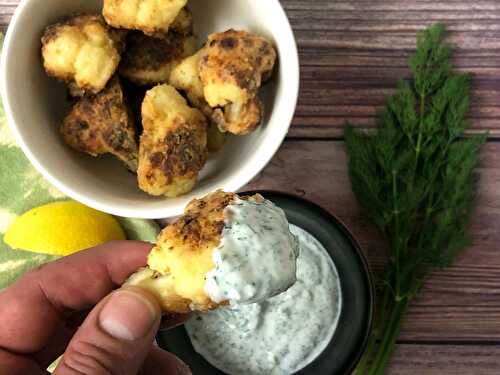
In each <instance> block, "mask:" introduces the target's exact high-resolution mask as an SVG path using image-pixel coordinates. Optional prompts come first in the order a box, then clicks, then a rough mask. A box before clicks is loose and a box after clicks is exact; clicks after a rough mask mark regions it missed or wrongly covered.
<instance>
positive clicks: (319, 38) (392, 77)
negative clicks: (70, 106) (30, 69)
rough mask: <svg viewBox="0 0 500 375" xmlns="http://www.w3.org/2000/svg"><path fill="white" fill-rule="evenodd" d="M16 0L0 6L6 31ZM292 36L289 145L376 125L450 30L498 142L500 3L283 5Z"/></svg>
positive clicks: (475, 110)
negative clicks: (421, 58) (421, 53)
mask: <svg viewBox="0 0 500 375" xmlns="http://www.w3.org/2000/svg"><path fill="white" fill-rule="evenodd" d="M18 1H19V0H0V28H2V29H5V27H6V25H7V24H8V22H9V20H10V17H11V15H12V13H13V11H14V9H15V6H16V4H17V3H18ZM282 3H283V5H284V7H285V9H286V11H287V13H288V16H289V18H290V20H291V23H292V26H293V28H294V30H295V33H296V37H297V41H298V44H299V49H300V54H301V65H302V81H301V94H300V100H299V106H298V108H297V112H296V116H295V118H294V121H293V126H292V128H291V131H290V133H289V136H290V137H310V138H313V137H314V138H323V137H341V136H342V132H343V130H342V129H343V127H344V124H345V121H346V120H348V121H350V122H351V123H352V124H353V125H354V126H356V127H359V128H370V127H373V126H374V125H375V114H376V113H377V111H378V110H379V109H380V108H381V106H382V105H383V103H384V102H385V99H386V97H387V95H390V94H391V93H392V92H393V91H394V88H395V87H396V83H397V80H398V79H400V78H402V77H404V76H407V75H408V71H407V68H406V60H407V57H408V55H409V54H410V53H411V51H412V50H413V49H414V45H415V34H416V32H417V31H418V30H421V29H423V28H424V27H426V26H427V25H429V23H431V22H435V21H443V22H446V24H447V25H448V27H449V29H450V31H451V36H450V41H451V42H452V43H454V44H456V46H457V49H458V51H457V55H456V64H457V66H458V68H459V70H461V71H468V72H471V73H473V74H474V77H475V78H474V85H473V90H472V95H473V98H472V108H471V114H470V119H471V122H472V125H473V128H472V129H473V130H472V132H475V133H477V132H482V131H489V132H490V136H491V137H494V138H500V68H499V66H500V3H498V1H496V0H476V1H464V0H453V1H444V0H442V1H429V0H412V1H404V2H401V1H397V0H370V1H366V0H365V1H329V0H321V1H317V0H302V1H298V0H282Z"/></svg>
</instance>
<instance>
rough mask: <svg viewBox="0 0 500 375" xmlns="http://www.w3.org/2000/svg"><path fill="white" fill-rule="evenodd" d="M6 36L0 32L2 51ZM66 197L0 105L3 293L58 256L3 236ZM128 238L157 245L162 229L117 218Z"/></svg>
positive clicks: (0, 284)
mask: <svg viewBox="0 0 500 375" xmlns="http://www.w3.org/2000/svg"><path fill="white" fill-rule="evenodd" d="M2 42H3V35H2V34H1V33H0V50H1V45H2ZM65 199H68V198H66V197H65V196H64V195H63V194H62V193H61V192H59V191H58V190H57V189H55V188H54V187H53V186H51V185H50V184H49V183H48V182H47V181H46V180H45V179H44V178H43V177H42V176H41V175H40V174H39V173H38V172H37V171H36V170H35V169H34V168H33V167H32V166H31V164H30V162H29V161H28V159H27V158H26V157H25V156H24V154H23V152H22V151H21V149H20V148H19V146H18V145H17V144H16V142H15V140H14V137H13V135H12V134H11V132H10V130H9V128H8V126H7V121H6V119H5V114H4V110H3V105H2V103H1V102H0V290H1V289H3V288H5V287H7V286H8V285H10V284H11V283H12V282H13V281H15V280H16V279H17V278H18V277H19V276H20V275H21V274H23V273H24V272H26V271H29V270H30V269H32V268H35V267H37V266H39V265H40V264H43V263H46V262H49V261H52V260H54V259H56V258H57V257H55V256H51V255H43V254H36V253H32V252H27V251H19V250H12V249H11V248H10V247H9V246H7V245H6V244H5V243H4V242H3V236H4V234H5V232H6V230H7V228H8V226H9V224H10V223H11V222H12V220H13V219H15V218H16V217H17V216H19V215H21V214H23V213H24V212H26V211H28V210H30V209H32V208H35V207H38V206H41V205H44V204H47V203H51V202H54V201H58V200H65ZM117 219H118V221H119V222H120V224H121V226H122V227H123V229H124V231H125V233H126V235H127V238H128V239H131V240H141V241H147V242H154V240H155V238H156V236H157V234H158V232H159V230H160V229H159V226H158V224H157V223H156V222H155V221H153V220H143V219H127V218H119V217H117Z"/></svg>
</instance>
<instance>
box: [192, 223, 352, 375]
mask: <svg viewBox="0 0 500 375" xmlns="http://www.w3.org/2000/svg"><path fill="white" fill-rule="evenodd" d="M290 230H291V231H292V233H293V234H295V235H296V236H297V238H298V240H299V244H300V256H299V258H298V259H297V282H296V283H295V284H294V285H293V286H292V287H291V288H290V289H288V290H287V291H286V292H284V293H282V294H280V295H278V296H275V297H273V298H270V299H268V300H267V301H264V302H260V303H255V304H249V305H233V306H231V307H229V308H226V309H219V310H216V311H213V312H210V313H207V314H197V315H195V316H193V317H192V318H191V319H190V320H189V321H188V322H187V323H186V329H187V332H188V334H189V337H190V338H191V342H192V344H193V347H194V348H195V350H196V351H197V352H199V353H200V354H201V355H202V356H203V357H205V359H206V360H207V361H208V362H210V363H211V364H212V365H213V366H215V367H217V368H219V369H220V370H222V371H224V372H225V373H227V374H231V375H268V374H269V375H288V374H293V373H295V372H297V371H299V370H301V369H302V368H304V367H305V366H307V365H308V364H309V363H311V362H312V361H313V360H314V359H315V358H316V357H317V356H319V355H320V354H321V352H322V351H323V350H324V349H325V348H326V346H327V345H328V343H329V342H330V341H331V339H332V337H333V334H334V333H335V330H336V327H337V323H338V320H339V315H340V310H341V301H342V296H341V289H340V283H339V279H338V273H337V270H336V269H335V266H334V264H333V262H332V260H331V258H330V256H329V255H328V253H327V252H326V250H325V248H324V247H323V246H322V245H321V243H319V242H318V241H317V240H316V239H315V238H314V237H313V236H311V235H310V234H309V233H307V232H306V231H304V230H302V229H300V228H298V227H296V226H293V225H291V226H290Z"/></svg>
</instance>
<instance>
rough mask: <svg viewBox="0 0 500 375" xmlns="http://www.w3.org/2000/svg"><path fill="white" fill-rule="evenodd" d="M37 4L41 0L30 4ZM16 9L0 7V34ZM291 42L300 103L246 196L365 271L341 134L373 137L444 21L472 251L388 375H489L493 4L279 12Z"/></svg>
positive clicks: (497, 216) (426, 304)
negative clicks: (303, 221) (457, 72)
mask: <svg viewBox="0 0 500 375" xmlns="http://www.w3.org/2000/svg"><path fill="white" fill-rule="evenodd" d="M40 1H43V0H40ZM17 3H18V0H0V27H1V28H2V29H5V28H6V27H7V25H8V22H9V20H10V17H11V15H12V13H13V11H14V9H15V6H16V4H17ZM282 3H283V5H284V6H285V8H286V11H287V13H288V16H289V17H290V20H291V22H292V25H293V27H294V29H295V32H296V37H297V40H298V44H299V48H300V57H301V65H302V69H301V73H302V82H301V92H300V100H299V105H298V108H297V113H296V116H295V119H294V121H293V126H292V128H291V130H290V134H289V136H288V138H287V140H286V142H285V143H284V145H283V147H282V148H281V150H280V151H279V152H278V154H277V155H276V156H275V158H274V160H273V161H272V163H271V164H270V165H269V166H268V167H267V168H266V169H265V170H264V171H263V172H262V173H261V174H260V175H259V176H258V177H257V178H256V179H255V180H254V181H253V182H252V183H251V184H250V186H249V187H250V188H263V189H277V190H284V189H286V190H287V191H289V192H291V193H295V194H299V195H301V196H304V197H306V198H308V199H310V200H312V201H314V202H317V203H319V204H320V205H322V206H324V207H325V208H327V209H328V210H330V211H331V212H333V213H334V214H336V215H338V216H339V217H340V218H341V219H342V220H343V221H344V222H345V223H346V224H347V225H348V226H349V227H350V228H351V229H352V231H353V232H354V234H355V235H356V237H357V238H358V239H359V241H360V242H361V245H362V246H363V248H364V250H365V251H366V254H367V255H368V257H369V260H370V262H371V264H372V267H373V268H374V269H375V270H379V269H380V268H381V266H382V265H383V262H384V255H383V254H384V244H383V243H382V242H381V241H380V239H379V238H377V236H376V235H375V234H374V232H373V230H372V229H371V228H370V227H369V226H368V225H366V224H365V223H364V222H363V220H361V215H360V210H359V207H358V205H357V204H356V201H355V199H354V196H353V194H352V192H351V190H350V185H349V181H348V177H347V170H346V155H345V150H344V142H343V137H342V133H343V126H344V123H345V121H346V120H349V121H350V122H352V123H353V124H354V125H356V126H357V127H360V128H369V127H373V126H374V116H375V113H376V112H377V110H378V109H379V108H380V107H381V106H382V105H383V103H384V100H385V98H386V97H387V95H389V94H391V93H392V92H393V90H394V87H395V85H396V81H397V80H398V79H399V78H400V77H402V76H404V75H406V74H407V73H408V71H407V68H406V66H407V65H406V59H407V57H408V55H409V54H410V53H411V51H412V50H413V48H414V45H415V34H416V32H417V31H418V30H421V29H422V28H424V27H425V26H427V25H429V24H430V23H431V22H433V21H444V22H445V23H446V24H447V25H448V28H449V30H451V36H450V40H451V41H452V42H454V43H455V44H456V48H457V55H456V63H457V64H458V67H459V69H461V70H466V71H470V72H473V73H474V74H475V78H474V84H473V93H472V110H471V120H472V123H473V128H472V131H475V132H478V131H484V130H485V129H486V130H488V131H489V133H490V139H489V142H488V143H487V145H486V146H485V147H484V152H483V156H482V165H481V177H482V179H481V189H480V197H479V201H478V205H477V212H476V215H475V217H474V220H473V223H472V233H473V237H474V244H473V246H472V247H470V248H469V249H467V250H466V251H465V252H464V254H463V255H462V256H461V257H460V258H459V260H458V261H457V262H456V264H455V265H454V266H453V267H452V268H450V269H448V270H446V271H443V272H436V273H435V274H434V275H433V276H432V277H431V279H430V280H429V282H428V283H427V284H426V286H425V288H424V290H423V292H422V293H421V295H420V297H419V298H418V299H417V300H416V301H415V302H414V303H413V305H412V308H411V309H410V313H409V316H408V320H407V322H406V324H405V325H404V328H403V331H402V334H401V337H400V340H399V344H398V348H397V351H396V353H395V356H394V360H393V362H392V366H391V371H390V373H391V374H418V375H420V374H424V375H427V374H428V375H434V374H435V375H445V374H453V375H457V374H468V375H469V374H470V375H472V374H474V375H476V374H477V375H482V374H500V246H499V243H500V143H498V140H499V139H500V1H499V0H441V1H437V0H351V1H345V0H344V1H341V0H282Z"/></svg>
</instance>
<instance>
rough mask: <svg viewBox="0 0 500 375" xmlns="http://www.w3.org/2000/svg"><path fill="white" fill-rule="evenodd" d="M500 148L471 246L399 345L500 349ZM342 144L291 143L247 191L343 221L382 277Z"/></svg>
mask: <svg viewBox="0 0 500 375" xmlns="http://www.w3.org/2000/svg"><path fill="white" fill-rule="evenodd" d="M499 165H500V143H495V142H490V143H488V144H487V145H486V146H485V148H484V152H483V155H482V165H481V168H480V173H481V188H480V195H479V197H478V202H477V209H476V213H475V215H474V220H473V222H472V225H471V232H472V235H473V245H472V246H471V247H470V248H469V249H467V250H466V251H465V252H464V253H463V254H462V255H461V256H460V257H459V259H458V260H457V262H456V263H455V265H454V266H453V267H451V268H449V269H447V270H445V271H439V272H436V273H435V274H434V275H433V276H432V277H431V278H430V280H429V281H428V282H427V283H426V285H425V288H424V290H423V292H422V294H421V295H420V296H419V298H418V299H417V300H416V301H414V303H413V306H412V308H411V310H410V313H409V317H408V321H407V322H406V324H405V325H404V328H403V333H402V336H401V339H403V340H419V341H427V340H433V341H461V340H471V341H484V340H493V341H498V342H500V325H499V324H498V322H499V321H500V253H499V245H498V244H499V243H500V231H498V230H497V229H498V225H497V223H499V222H500V190H498V188H497V187H498V186H499V185H500V169H499V168H498V166H499ZM346 168H347V158H346V155H345V152H344V143H343V142H340V141H299V140H289V141H287V142H285V144H284V146H283V147H282V149H281V150H280V151H279V152H278V154H277V155H276V156H275V157H274V159H273V161H272V162H271V164H270V165H269V166H268V167H267V168H266V169H265V170H264V171H263V172H262V173H261V174H260V175H259V176H258V177H257V178H256V179H255V180H254V181H253V182H252V183H251V184H250V185H249V186H248V187H247V188H248V189H273V190H286V191H287V192H289V193H293V194H297V195H299V196H303V197H305V198H307V199H310V200H312V201H314V202H316V203H318V204H320V205H322V206H323V207H325V208H326V209H328V210H329V211H330V212H332V213H334V214H335V215H337V216H338V217H339V218H340V219H341V220H342V221H343V222H344V223H346V225H347V226H348V227H349V228H350V229H351V230H352V232H353V233H354V235H355V236H356V238H358V240H359V241H360V243H361V246H362V247H363V248H364V250H365V252H366V254H367V255H368V258H369V260H370V263H371V265H372V267H373V269H375V270H376V271H379V270H381V268H382V267H383V265H384V261H385V256H384V244H383V241H382V240H381V239H380V238H379V237H378V236H377V235H376V233H374V231H373V229H372V227H371V225H369V224H368V223H366V222H365V220H363V218H362V216H361V212H360V209H359V206H358V204H357V203H356V200H355V197H354V196H353V194H352V192H351V190H350V184H349V179H348V174H347V169H346Z"/></svg>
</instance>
